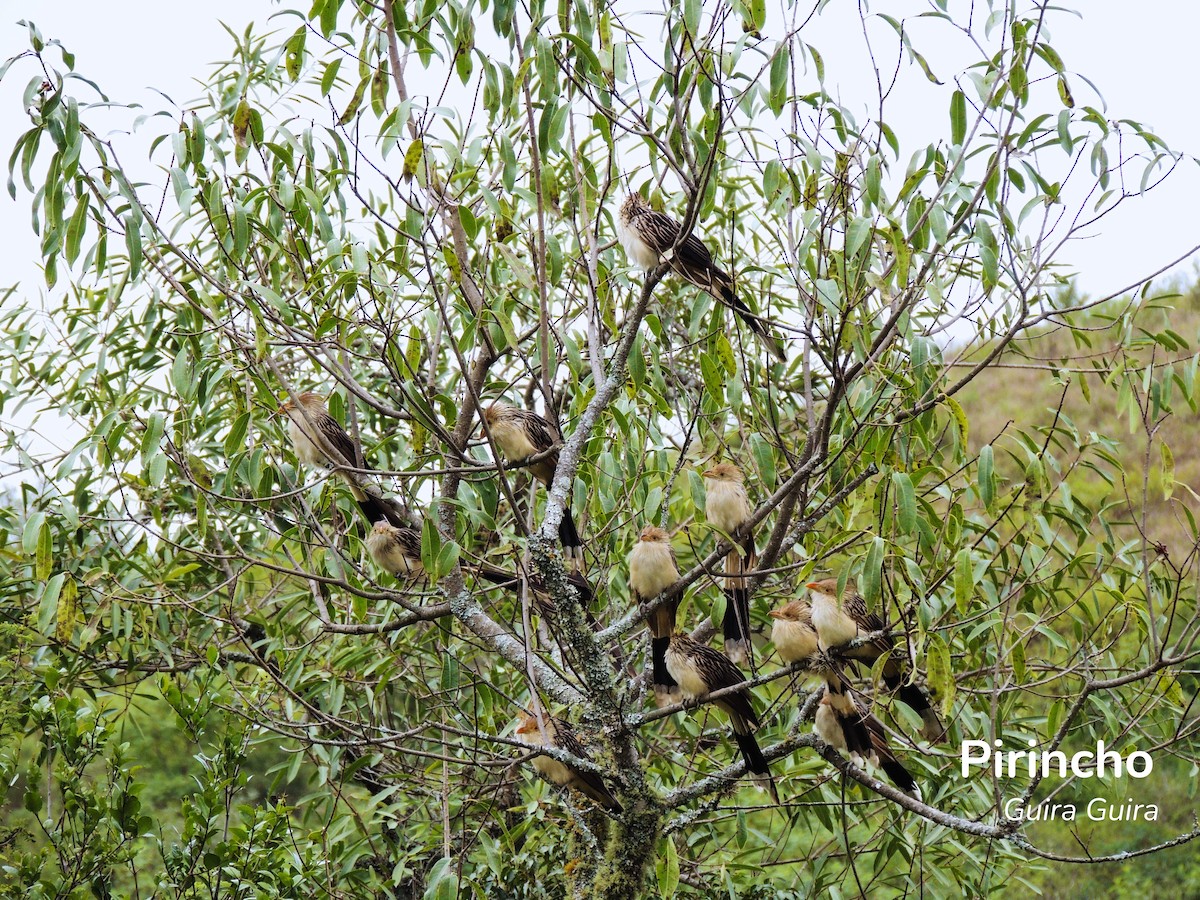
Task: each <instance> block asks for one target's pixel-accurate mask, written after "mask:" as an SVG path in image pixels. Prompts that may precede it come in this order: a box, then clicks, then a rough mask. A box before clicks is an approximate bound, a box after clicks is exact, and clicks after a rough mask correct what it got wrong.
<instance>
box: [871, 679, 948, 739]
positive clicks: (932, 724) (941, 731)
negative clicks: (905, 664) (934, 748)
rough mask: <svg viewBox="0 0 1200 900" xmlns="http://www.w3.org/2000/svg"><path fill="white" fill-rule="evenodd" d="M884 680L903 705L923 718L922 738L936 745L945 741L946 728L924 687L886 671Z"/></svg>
mask: <svg viewBox="0 0 1200 900" xmlns="http://www.w3.org/2000/svg"><path fill="white" fill-rule="evenodd" d="M883 680H884V683H885V684H886V685H887V686H888V688H889V689H890V690H893V691H896V692H897V696H899V698H900V700H901V701H902V702H903V703H906V704H908V705H909V706H910V707H912V709H913V711H914V712H916V713H917V715H919V716H920V717H921V720H922V722H923V723H924V724H923V725H922V726H921V731H920V735H921V737H923V738H925V740H927V741H929V742H931V743H935V744H936V743H939V742H940V741H943V740H945V738H946V726H945V725H944V724H943V723H942V720H941V718H940V717H939V716H938V714H937V710H935V709H934V708H933V702H932V701H931V700H930V699H929V695H928V694H927V693H925V690H924V689H923V688H922V687H920V686H919V685H916V684H907V683H905V681H904V676H903V675H902V674H900V673H899V672H893V673H891V674H889V673H888V671H887V670H885V671H884V673H883Z"/></svg>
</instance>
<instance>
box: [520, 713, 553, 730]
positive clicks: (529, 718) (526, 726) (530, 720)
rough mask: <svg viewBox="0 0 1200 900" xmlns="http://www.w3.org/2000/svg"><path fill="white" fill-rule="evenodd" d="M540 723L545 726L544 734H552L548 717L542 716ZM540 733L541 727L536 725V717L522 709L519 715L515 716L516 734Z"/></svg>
mask: <svg viewBox="0 0 1200 900" xmlns="http://www.w3.org/2000/svg"><path fill="white" fill-rule="evenodd" d="M542 722H543V723H544V724H545V726H546V734H548V735H553V734H554V725H553V723H552V722H551V720H550V717H549V716H548V715H543V716H542ZM541 732H542V729H541V726H539V725H538V720H537V716H535V715H534V714H533V713H531V712H529V710H526V709H523V710H521V712H520V715H518V716H517V734H538V735H540V734H541Z"/></svg>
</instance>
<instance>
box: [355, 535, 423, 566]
mask: <svg viewBox="0 0 1200 900" xmlns="http://www.w3.org/2000/svg"><path fill="white" fill-rule="evenodd" d="M366 545H367V552H368V553H370V554H371V559H373V560H375V564H376V565H377V566H379V568H381V569H383V570H384V571H385V572H388V573H390V574H392V575H395V576H396V577H397V578H406V577H408V576H410V575H419V574H420V573H421V572H423V571H424V566H422V565H421V561H420V560H416V559H412V558H411V557H410V556H408V554H406V553H404V552H403V551H402V550H401V549H400V546H399V545H398V544H397V542H396V541H395V540H393V538H392V536H391V535H390V534H388V533H386V532H381V531H372V532H371V533H370V534H368V535H367V540H366Z"/></svg>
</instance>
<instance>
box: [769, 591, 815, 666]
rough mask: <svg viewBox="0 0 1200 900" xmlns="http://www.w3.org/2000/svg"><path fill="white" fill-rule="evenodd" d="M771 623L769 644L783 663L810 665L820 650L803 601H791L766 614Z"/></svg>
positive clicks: (806, 606)
mask: <svg viewBox="0 0 1200 900" xmlns="http://www.w3.org/2000/svg"><path fill="white" fill-rule="evenodd" d="M767 615H768V616H770V617H771V618H772V619H774V620H775V621H774V622H772V623H771V643H772V644H774V645H775V649H776V650H778V651H779V658H780V659H782V660H783V661H784V662H785V663H806V664H811V663H812V661H813V660H814V659H816V658H817V655H818V654H819V653H820V652H821V648H820V647H819V646H818V643H817V630H816V629H815V628H813V624H812V610H811V609H809V606H808V604H807V603H805V602H804V601H803V600H793V601H792V602H791V603H786V604H784V605H783V606H781V607H779V609H773V610H771V611H770V612H768V613H767Z"/></svg>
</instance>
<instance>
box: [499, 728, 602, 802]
mask: <svg viewBox="0 0 1200 900" xmlns="http://www.w3.org/2000/svg"><path fill="white" fill-rule="evenodd" d="M516 735H517V740H519V741H520V742H521V743H523V744H526V745H527V746H530V747H557V748H558V749H560V750H565V751H567V752H568V753H570V754H571V755H572V756H574V757H576V758H578V759H586V760H590V759H591V756H589V755H588V752H587V749H586V748H585V747H584V746H583V744H582V743H581V742H580V740H579V738H578V737H576V736H575V732H574V731H572V730H571V727H570V726H569V725H568V724H567V723H566V722H563V721H562V720H561V719H555V718H551V717H550V716H544V717H543V718H542V723H541V724H540V725H539V724H538V720H537V718H536V717H535V716H532V715H530V714H529V713H527V712H522V713H521V715H520V717H519V718H518V720H517V730H516ZM533 767H534V768H535V769H537V770H538V772H540V773H541V774H542V775H543V776H544V777H546V778H547V779H549V780H550V781H552V782H554V783H555V784H557V785H560V786H562V787H569V788H573V789H574V790H577V791H579V792H580V793H581V794H584V795H585V796H587V797H590V798H591V799H593V800H595V801H596V802H597V803H599V804H600V805H601V806H603V807H604V808H605V809H609V810H612V811H613V812H620V811H621V804H620V803H619V802H618V801H617V798H616V797H614V796H613V795H612V792H611V791H610V790H609V789H608V785H607V784H605V783H604V779H603V778H601V777H600V776H599V775H597V774H595V773H594V772H585V771H583V770H582V769H576V768H574V767H572V766H568V765H567V764H566V763H562V762H559V761H558V760H557V759H554V758H553V757H550V756H539V757H537V758H535V759H534V760H533Z"/></svg>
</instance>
